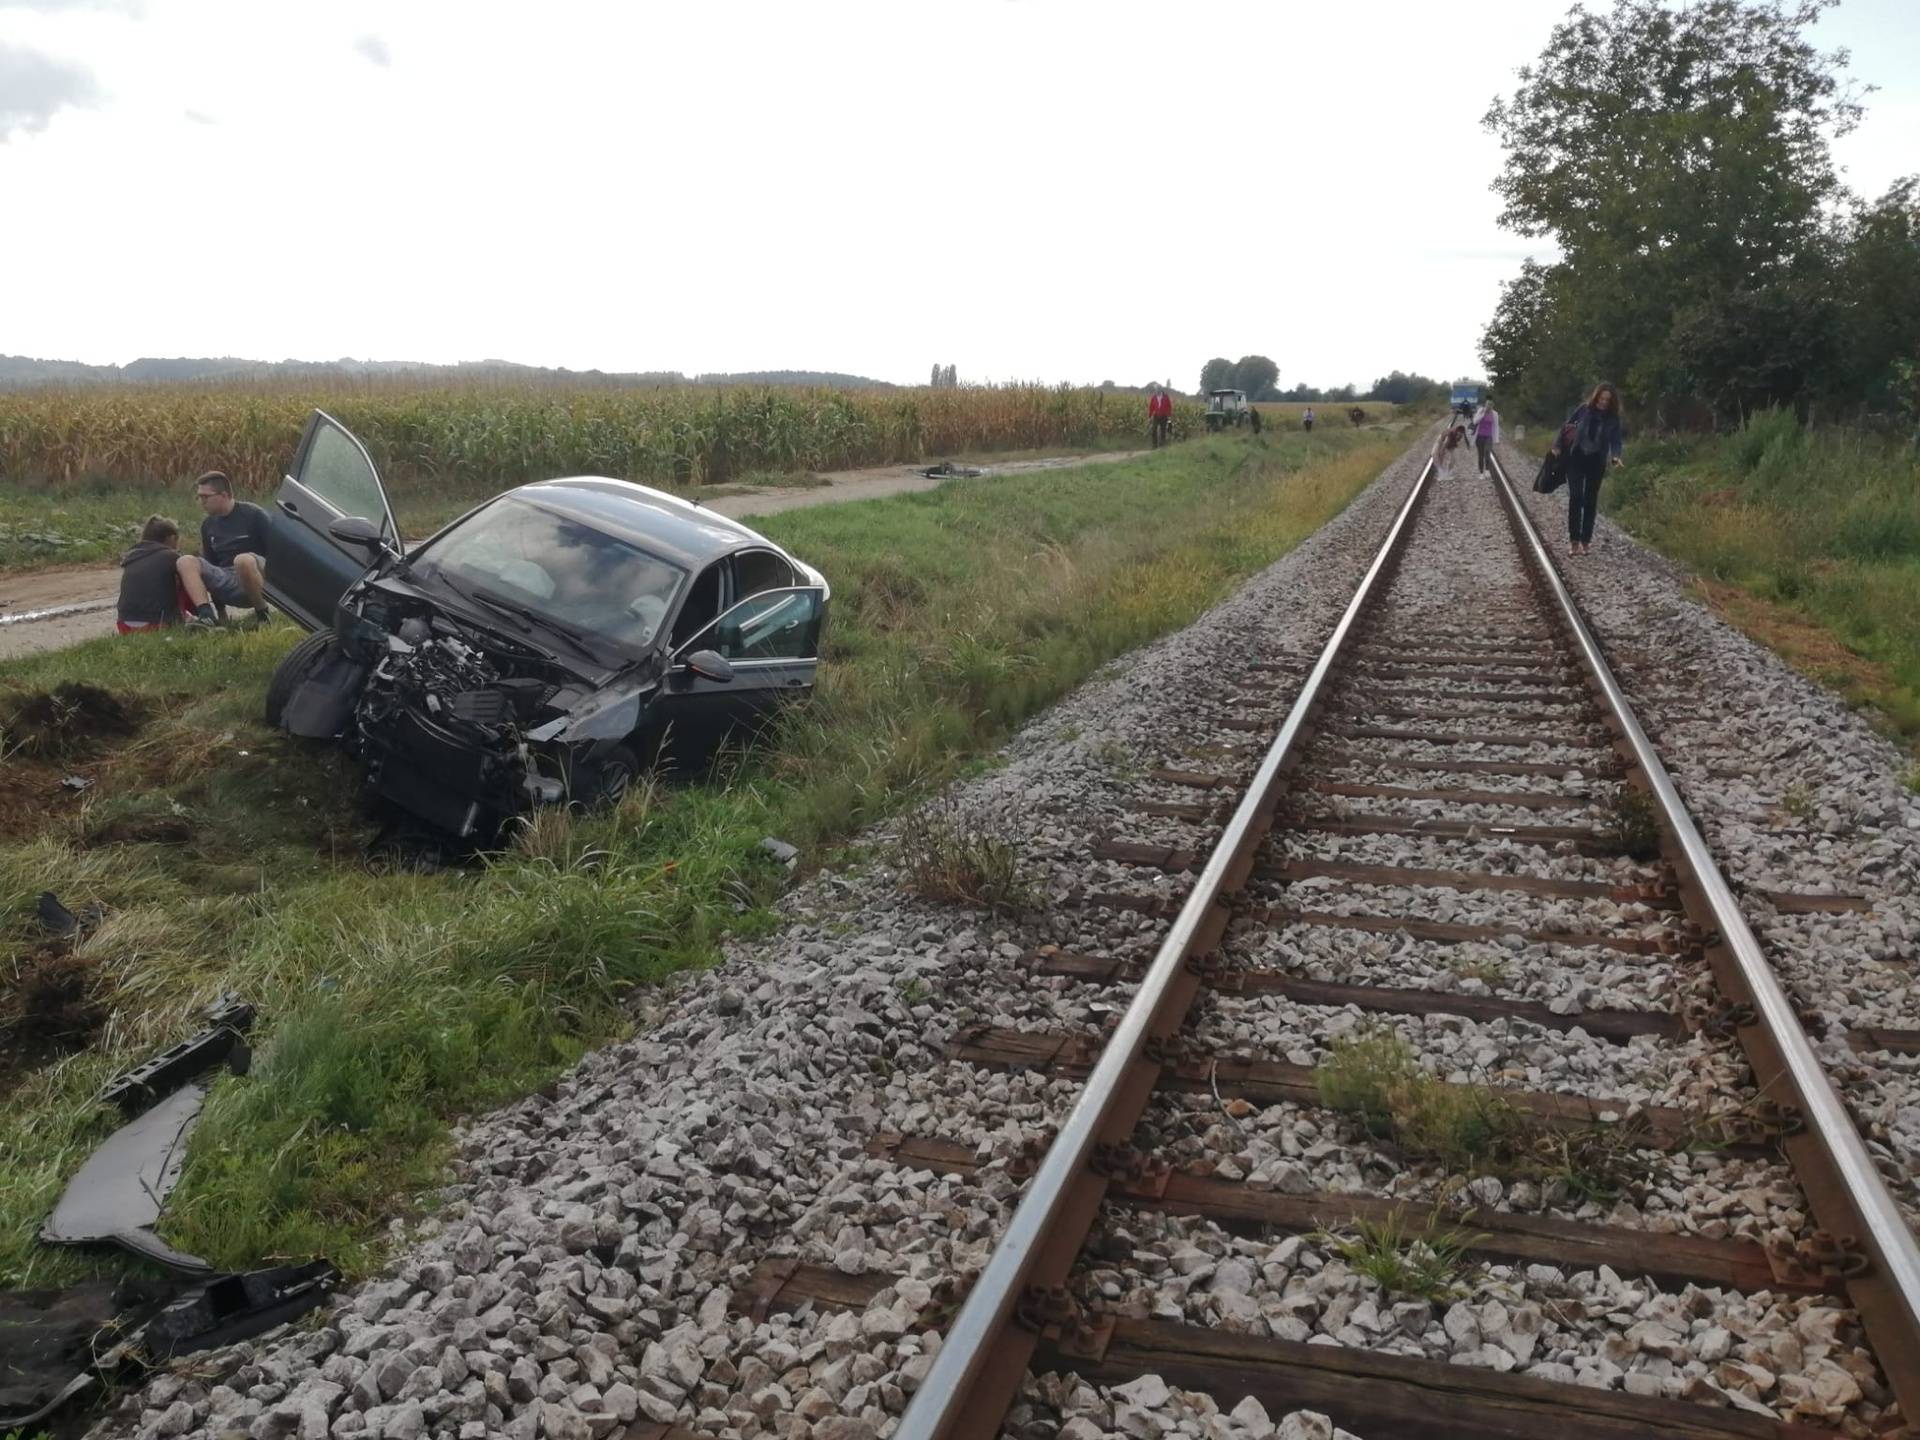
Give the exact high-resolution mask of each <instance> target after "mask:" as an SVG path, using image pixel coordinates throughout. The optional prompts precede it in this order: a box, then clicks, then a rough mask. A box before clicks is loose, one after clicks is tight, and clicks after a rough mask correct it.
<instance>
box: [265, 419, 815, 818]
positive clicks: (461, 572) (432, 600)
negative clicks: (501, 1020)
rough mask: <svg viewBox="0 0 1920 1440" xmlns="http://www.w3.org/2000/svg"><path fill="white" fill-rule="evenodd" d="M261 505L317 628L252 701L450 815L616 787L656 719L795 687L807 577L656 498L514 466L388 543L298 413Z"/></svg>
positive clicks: (810, 585)
mask: <svg viewBox="0 0 1920 1440" xmlns="http://www.w3.org/2000/svg"><path fill="white" fill-rule="evenodd" d="M275 503H276V504H277V506H278V513H277V514H276V515H275V516H274V523H273V528H272V531H271V534H270V536H269V539H268V551H267V577H266V579H267V593H268V596H269V598H270V599H272V600H273V601H275V602H276V603H277V604H278V605H279V606H280V607H281V608H282V609H284V610H285V611H286V612H287V614H288V615H290V616H292V617H293V618H294V619H295V620H297V621H299V622H300V623H301V624H302V625H304V626H306V627H307V628H308V629H310V630H312V631H313V632H314V633H313V634H311V635H309V636H307V638H306V639H304V640H302V641H301V642H300V643H299V644H298V645H297V646H295V647H294V649H293V650H292V651H291V652H290V653H289V654H288V655H287V658H286V659H285V660H284V661H283V662H281V665H280V668H279V669H278V670H277V671H276V672H275V673H274V676H273V679H272V682H271V683H270V684H269V686H268V689H267V702H266V715H267V722H268V723H269V724H271V725H276V726H280V727H283V728H284V729H286V730H287V731H288V732H289V733H291V734H294V735H301V736H307V737H314V738H322V737H324V738H337V739H339V740H341V741H342V742H344V743H345V745H346V746H347V747H348V748H349V750H350V751H351V752H352V753H353V754H355V755H356V756H358V757H359V758H360V759H361V760H362V761H364V762H365V765H366V773H367V781H368V783H369V784H370V785H371V786H372V788H373V789H374V790H375V791H376V792H378V793H379V794H380V795H382V796H384V797H386V798H387V799H389V800H391V801H393V802H395V803H396V804H398V805H399V806H401V807H402V808H403V809H405V810H407V811H409V812H410V813H412V814H413V815H415V816H417V817H419V818H420V819H422V820H425V821H426V822H428V823H429V824H430V825H432V826H434V827H436V828H438V829H440V830H443V831H446V832H449V833H451V834H453V835H456V836H486V835H489V834H491V833H492V832H494V831H496V830H497V829H498V827H499V825H500V823H501V822H502V821H503V820H505V819H507V818H508V817H511V816H514V815H517V814H521V813H523V812H525V811H527V810H529V809H532V808H533V807H535V806H539V805H543V804H552V803H556V802H563V801H564V802H571V803H577V804H583V805H587V806H593V805H597V804H604V803H608V802H612V801H615V800H617V799H618V798H619V797H620V796H621V795H622V794H624V793H625V791H626V789H627V786H628V785H629V784H630V783H631V782H632V780H633V778H634V776H635V775H636V774H637V773H639V771H640V768H641V766H642V764H643V763H644V762H646V761H648V760H649V758H650V754H651V752H652V751H654V750H655V749H656V748H657V746H658V744H659V742H660V739H661V738H662V737H663V736H665V735H669V734H672V735H675V736H679V737H683V738H684V737H689V736H691V737H694V738H696V739H697V738H698V737H701V736H705V735H712V734H717V733H720V732H723V731H725V730H727V729H729V728H731V727H733V726H735V725H737V724H740V723H742V722H747V721H751V720H753V719H754V718H755V717H757V716H758V715H760V714H762V713H764V712H766V711H767V710H769V709H771V708H773V707H775V706H778V705H780V704H782V703H783V702H786V701H790V700H793V699H795V698H799V697H802V696H805V695H806V694H808V693H809V692H810V691H811V690H812V688H813V682H814V675H815V671H816V670H817V668H818V664H819V658H818V657H819V644H820V631H821V627H822V625H823V624H824V622H825V619H826V613H827V601H828V594H829V592H828V587H827V582H826V581H825V579H823V578H822V577H821V575H820V573H819V572H818V571H817V570H815V569H813V568H812V567H811V566H810V565H807V564H806V563H804V562H803V561H800V560H797V559H795V558H794V557H793V556H791V555H789V554H787V553H786V552H785V551H784V550H782V549H781V548H780V547H779V546H777V545H775V544H773V543H772V542H771V541H769V540H767V539H765V538H764V537H763V536H761V535H758V534H756V533H755V532H754V531H752V530H750V529H748V528H747V527H746V526H745V525H742V524H740V523H739V522H738V521H735V520H730V519H727V518H726V517H724V516H721V515H716V514H714V513H712V512H711V511H708V510H705V509H702V508H701V507H700V506H698V505H694V504H691V503H689V502H687V501H685V500H681V499H679V498H677V497H676V496H672V495H668V494H664V493H663V492H661V491H658V490H652V489H649V488H647V487H646V486H644V485H635V484H631V483H629V482H627V481H624V480H609V479H604V478H601V477H597V476H577V477H573V478H569V479H561V480H548V481H544V482H541V483H539V484H533V485H522V486H519V487H518V488H517V489H513V490H509V491H507V492H505V493H504V494H502V495H498V496H496V497H495V498H494V499H492V500H489V501H487V502H486V503H485V504H484V505H481V506H480V507H479V508H477V509H475V510H472V511H469V512H468V513H467V514H466V515H463V516H462V517H461V518H460V519H458V520H455V521H454V522H453V523H452V524H451V525H448V526H447V527H446V528H445V529H444V530H441V531H440V532H439V533H438V534H436V535H434V536H433V537H432V538H431V539H429V540H427V541H426V542H425V543H423V544H421V545H420V546H419V547H417V548H416V549H413V550H411V551H408V550H406V549H405V548H404V547H403V545H402V543H401V540H400V532H399V530H398V528H397V527H396V526H395V524H394V519H393V512H392V510H391V509H390V508H389V506H388V504H387V497H386V491H385V490H384V489H383V487H382V486H381V483H380V477H379V474H378V472H377V471H376V470H375V468H374V464H373V461H372V459H371V458H370V457H369V456H368V454H367V451H366V448H365V447H364V446H363V445H361V443H360V442H359V441H358V440H357V439H355V438H354V436H353V435H352V433H351V432H349V431H348V430H347V429H346V427H345V426H343V425H341V424H340V423H339V422H338V421H337V420H334V419H333V418H332V417H331V416H328V415H326V414H324V413H322V412H320V411H315V412H314V414H313V417H312V419H311V420H309V421H308V423H307V429H306V433H305V435H304V436H303V437H302V439H301V442H300V449H299V451H298V452H297V454H296V456H295V459H294V463H293V467H292V470H291V472H290V473H289V474H288V475H287V477H286V479H285V480H284V481H283V482H282V484H281V486H280V489H279V492H278V494H277V495H276V497H275Z"/></svg>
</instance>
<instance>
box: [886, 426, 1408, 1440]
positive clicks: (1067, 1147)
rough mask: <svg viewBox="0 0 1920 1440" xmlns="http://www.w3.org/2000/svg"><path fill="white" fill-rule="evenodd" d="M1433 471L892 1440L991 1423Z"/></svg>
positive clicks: (1390, 535)
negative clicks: (1093, 1161) (995, 1401)
mask: <svg viewBox="0 0 1920 1440" xmlns="http://www.w3.org/2000/svg"><path fill="white" fill-rule="evenodd" d="M1433 471H1434V464H1433V461H1432V459H1431V458H1429V459H1428V461H1427V462H1426V464H1425V465H1424V466H1422V467H1421V470H1420V474H1419V476H1418V478H1417V479H1415V481H1414V483H1413V486H1412V487H1411V489H1409V491H1408V492H1407V498H1406V500H1405V502H1404V503H1403V504H1402V505H1401V507H1400V510H1399V513H1398V514H1397V515H1396V516H1395V517H1394V521H1393V525H1392V528H1391V529H1389V530H1388V532H1387V538H1386V540H1385V541H1384V542H1383V543H1382V545H1381V546H1380V549H1379V551H1378V552H1377V553H1376V554H1375V555H1374V558H1373V563H1372V564H1371V565H1370V566H1368V568H1367V572H1366V574H1365V575H1364V576H1363V577H1362V578H1361V581H1360V587H1359V589H1358V590H1356V591H1355V592H1354V596H1353V599H1352V600H1350V601H1349V602H1348V603H1347V608H1346V610H1345V612H1344V613H1343V614H1342V615H1341V617H1340V623H1339V624H1338V625H1336V626H1335V627H1334V630H1333V635H1332V637H1331V638H1330V639H1329V640H1328V641H1327V644H1326V647H1325V648H1324V649H1323V650H1322V651H1321V652H1320V658H1319V660H1318V661H1317V662H1316V663H1315V665H1314V667H1313V669H1312V671H1310V672H1309V673H1308V676H1307V680H1306V683H1305V684H1304V685H1303V686H1302V687H1301V690H1300V694H1299V697H1298V698H1297V699H1295V701H1294V702H1293V707H1292V708H1291V709H1290V710H1289V711H1288V712H1287V718H1286V720H1285V722H1284V723H1283V724H1282V725H1281V727H1280V733H1279V735H1278V736H1277V737H1276V738H1275V740H1274V742H1273V744H1272V746H1271V747H1269V749H1268V750H1267V754H1266V757H1265V758H1264V759H1263V760H1262V761H1261V762H1260V768H1259V770H1258V771H1256V772H1255V774H1254V777H1253V781H1252V783H1251V784H1250V785H1249V786H1248V787H1247V793H1246V795H1245V796H1244V797H1243V798H1242V799H1241V801H1240V804H1239V806H1238V807H1237V808H1236V809H1235V810H1234V813H1233V818H1232V819H1231V820H1229V821H1228V822H1227V826H1226V829H1225V830H1224V831H1222V832H1221V835H1220V839H1219V840H1218V842H1217V843H1216V844H1215V846H1214V848H1213V852H1212V854H1211V855H1210V856H1209V857H1208V860H1207V864H1206V868H1205V869H1204V870H1202V871H1201V872H1200V876H1199V879H1198V880H1197V881H1196V882H1195V884H1194V887H1193V890H1192V892H1191V893H1190V894H1189V895H1188V896H1187V900H1186V903H1185V904H1184V905H1182V906H1181V908H1180V913H1179V914H1178V915H1177V916H1176V917H1175V918H1174V921H1173V924H1172V927H1171V928H1170V929H1169V930H1168V932H1167V936H1166V938H1165V939H1164V940H1163V941H1162V942H1161V944H1160V948H1159V950H1158V951H1157V952H1155V954H1154V957H1153V961H1152V963H1151V965H1149V967H1148V969H1147V972H1146V975H1145V976H1144V977H1143V978H1142V979H1141V981H1140V986H1139V989H1138V990H1137V991H1135V993H1134V997H1133V1000H1132V1002H1131V1003H1130V1004H1129V1005H1128V1006H1127V1010H1126V1013H1125V1014H1124V1015H1123V1016H1122V1017H1121V1019H1120V1023H1119V1025H1118V1027H1117V1028H1116V1029H1115V1030H1114V1032H1113V1034H1112V1036H1111V1038H1110V1039H1109V1040H1108V1042H1107V1045H1106V1048H1105V1049H1104V1050H1102V1052H1101V1055H1100V1060H1099V1062H1098V1064H1096V1065H1095V1066H1094V1069H1093V1073H1092V1074H1090V1075H1089V1076H1088V1077H1087V1082H1086V1084H1085V1085H1084V1086H1083V1087H1081V1091H1080V1095H1079V1097H1078V1098H1077V1099H1076V1100H1075V1101H1074V1105H1073V1109H1072V1110H1071V1111H1069V1112H1068V1114H1067V1118H1066V1119H1065V1121H1064V1122H1062V1124H1061V1126H1060V1131H1059V1134H1058V1136H1057V1137H1056V1138H1055V1140H1054V1142H1053V1144H1052V1145H1051V1146H1049V1147H1048V1149H1047V1153H1046V1156H1045V1157H1044V1159H1042V1161H1041V1162H1040V1165H1039V1168H1038V1169H1037V1170H1036V1171H1035V1173H1034V1176H1033V1179H1032V1181H1031V1183H1030V1184H1029V1185H1028V1187H1027V1193H1026V1194H1025V1196H1024V1197H1022V1199H1021V1201H1020V1205H1019V1207H1018V1208H1017V1209H1016V1210H1015V1211H1014V1214H1013V1219H1012V1220H1011V1221H1010V1222H1009V1223H1008V1225H1007V1230H1006V1233H1005V1234H1004V1235H1003V1236H1002V1237H1001V1239H1000V1243H999V1244H998V1245H996V1246H995V1247H994V1250H993V1254H992V1255H991V1256H990V1257H989V1259H988V1261H987V1264H986V1266H985V1268H984V1269H982V1271H981V1272H980V1276H979V1279H978V1280H977V1281H975V1283H974V1285H973V1288H972V1289H971V1291H970V1292H969V1293H968V1295H967V1299H966V1302H965V1304H963V1305H962V1306H961V1308H960V1312H959V1313H958V1314H957V1315H956V1316H955V1317H954V1320H953V1323H952V1324H951V1325H949V1326H948V1327H947V1331H946V1335H945V1337H944V1339H943V1341H942V1343H941V1346H940V1349H939V1351H938V1352H937V1353H936V1354H935V1355H934V1359H933V1365H932V1367H931V1368H930V1369H929V1370H928V1371H927V1375H926V1378H925V1379H924V1380H922V1381H921V1383H920V1387H919V1389H918V1390H917V1391H915V1393H914V1397H913V1401H912V1403H911V1404H909V1405H908V1407H907V1410H906V1413H905V1414H904V1415H903V1416H901V1419H900V1426H899V1428H898V1429H897V1430H895V1431H894V1440H945V1437H947V1436H948V1435H950V1434H951V1433H952V1432H953V1430H954V1427H955V1426H956V1425H958V1424H960V1423H961V1422H962V1421H963V1420H972V1421H975V1422H978V1421H980V1420H982V1419H983V1418H985V1417H982V1416H981V1415H979V1414H978V1413H977V1412H976V1413H972V1414H969V1413H968V1411H969V1407H970V1406H975V1405H976V1404H977V1401H976V1398H975V1396H974V1393H973V1391H974V1384H975V1382H976V1380H978V1379H979V1377H980V1374H981V1372H982V1370H983V1369H984V1368H985V1366H986V1364H987V1360H988V1357H989V1354H990V1352H991V1351H992V1348H993V1346H994V1343H995V1340H996V1337H997V1336H998V1335H999V1334H1000V1331H1001V1329H1002V1327H1003V1326H1005V1325H1006V1324H1008V1323H1010V1321H1011V1317H1012V1314H1013V1310H1014V1306H1015V1302H1016V1301H1017V1300H1018V1299H1019V1297H1020V1295H1021V1292H1022V1289H1023V1287H1024V1286H1025V1284H1026V1282H1027V1277H1028V1275H1029V1274H1030V1273H1031V1271H1032V1269H1033V1267H1034V1265H1035V1263H1036V1262H1037V1260H1038V1258H1039V1256H1040V1254H1041V1252H1042V1250H1043V1247H1044V1245H1045V1243H1046V1241H1047V1239H1048V1238H1049V1232H1050V1231H1051V1229H1052V1227H1053V1224H1054V1222H1055V1220H1056V1218H1057V1217H1058V1216H1059V1215H1060V1214H1061V1212H1062V1211H1063V1210H1064V1209H1066V1208H1067V1203H1068V1201H1069V1199H1070V1198H1071V1196H1072V1193H1073V1191H1074V1190H1075V1188H1076V1185H1077V1183H1078V1182H1079V1181H1080V1180H1081V1178H1082V1176H1083V1175H1084V1174H1085V1172H1086V1168H1087V1162H1088V1160H1089V1158H1090V1157H1091V1155H1092V1153H1093V1148H1094V1144H1095V1139H1096V1137H1097V1136H1098V1135H1099V1134H1100V1132H1101V1131H1102V1130H1103V1128H1105V1126H1106V1124H1107V1122H1108V1120H1109V1118H1110V1116H1111V1115H1112V1112H1113V1111H1114V1108H1115V1104H1116V1101H1117V1099H1118V1098H1119V1095H1120V1092H1121V1090H1122V1088H1123V1085H1124V1083H1125V1081H1126V1079H1127V1077H1128V1074H1129V1072H1130V1071H1131V1070H1132V1068H1133V1066H1134V1065H1135V1064H1136V1063H1137V1062H1139V1060H1140V1059H1141V1050H1142V1047H1143V1045H1144V1043H1145V1041H1146V1038H1147V1035H1148V1032H1149V1030H1150V1029H1151V1028H1152V1026H1153V1023H1154V1021H1155V1020H1156V1019H1157V1018H1158V1014H1159V1011H1160V1009H1161V1006H1162V1003H1163V1001H1164V999H1165V997H1166V995H1167V994H1168V992H1169V991H1170V990H1171V989H1172V988H1173V986H1174V983H1175V980H1176V978H1177V977H1178V976H1179V975H1180V973H1181V971H1182V969H1183V967H1184V965H1185V962H1186V959H1187V954H1188V950H1189V947H1190V946H1191V945H1192V943H1193V941H1194V937H1195V936H1196V935H1198V934H1199V933H1200V931H1201V929H1202V927H1203V926H1204V925H1205V924H1206V923H1207V921H1208V920H1209V918H1210V912H1212V911H1213V910H1214V906H1215V903H1216V901H1217V900H1218V898H1219V894H1220V891H1221V889H1222V885H1223V883H1224V882H1225V881H1226V879H1227V877H1228V875H1229V872H1230V871H1231V870H1232V869H1233V867H1234V865H1235V863H1236V861H1238V860H1240V859H1241V858H1242V856H1241V852H1242V850H1243V849H1244V848H1245V847H1246V845H1247V842H1248V841H1249V840H1250V839H1254V840H1257V839H1258V838H1259V837H1260V836H1261V835H1262V834H1263V833H1264V830H1263V828H1262V826H1263V824H1264V822H1265V820H1266V818H1267V815H1266V812H1268V811H1270V810H1271V808H1272V805H1273V803H1274V800H1275V798H1276V794H1277V790H1278V786H1279V784H1280V781H1281V779H1282V776H1283V774H1284V772H1285V770H1286V769H1287V767H1288V765H1289V764H1290V763H1291V761H1292V760H1293V759H1294V758H1295V756H1294V750H1295V747H1296V746H1297V745H1298V744H1299V742H1300V740H1301V737H1302V735H1303V734H1304V733H1305V731H1306V729H1307V726H1308V723H1309V721H1310V719H1311V717H1312V712H1313V710H1314V709H1315V707H1316V706H1317V705H1318V703H1319V701H1320V700H1321V698H1322V691H1323V689H1324V688H1325V686H1326V681H1327V677H1328V675H1329V674H1330V673H1331V672H1332V670H1333V667H1334V665H1335V663H1336V661H1337V660H1338V659H1339V658H1340V652H1341V650H1342V648H1343V647H1344V646H1345V645H1346V643H1347V639H1348V637H1349V635H1350V634H1351V633H1352V631H1353V629H1354V625H1355V623H1356V621H1357V620H1358V619H1359V616H1360V613H1361V611H1362V610H1363V609H1364V608H1365V607H1366V605H1367V603H1368V601H1369V600H1370V599H1371V598H1372V597H1373V594H1374V589H1375V586H1376V584H1377V583H1378V581H1379V580H1380V577H1381V576H1382V575H1383V574H1384V573H1386V572H1387V571H1388V570H1389V568H1390V566H1391V564H1392V562H1393V560H1394V558H1395V556H1396V554H1397V552H1398V550H1399V548H1400V546H1401V544H1402V543H1403V541H1404V538H1405V536H1406V534H1407V532H1408V530H1409V528H1410V526H1411V522H1412V519H1413V515H1414V512H1415V510H1416V508H1417V507H1418V505H1419V503H1420V501H1421V499H1422V498H1423V497H1424V495H1425V494H1426V491H1427V487H1428V482H1429V481H1430V480H1431V479H1432V477H1433ZM1000 1419H1001V1417H1000V1416H998V1415H995V1416H992V1417H991V1418H990V1420H989V1421H988V1423H990V1424H992V1425H993V1426H995V1427H997V1426H998V1425H999V1423H1000Z"/></svg>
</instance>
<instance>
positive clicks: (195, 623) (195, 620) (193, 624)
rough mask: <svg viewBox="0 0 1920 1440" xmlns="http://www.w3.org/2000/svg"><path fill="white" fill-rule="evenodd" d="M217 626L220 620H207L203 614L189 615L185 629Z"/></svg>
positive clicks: (212, 628)
mask: <svg viewBox="0 0 1920 1440" xmlns="http://www.w3.org/2000/svg"><path fill="white" fill-rule="evenodd" d="M219 628H220V622H219V621H218V620H209V619H207V617H206V616H204V615H189V616H188V617H187V629H189V630H218V629H219Z"/></svg>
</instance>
